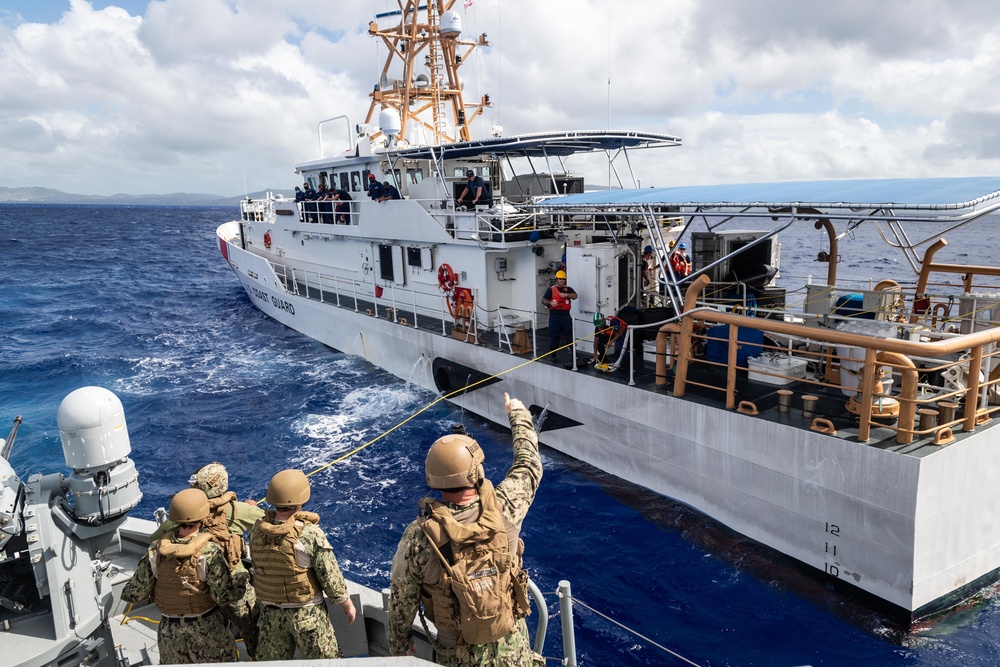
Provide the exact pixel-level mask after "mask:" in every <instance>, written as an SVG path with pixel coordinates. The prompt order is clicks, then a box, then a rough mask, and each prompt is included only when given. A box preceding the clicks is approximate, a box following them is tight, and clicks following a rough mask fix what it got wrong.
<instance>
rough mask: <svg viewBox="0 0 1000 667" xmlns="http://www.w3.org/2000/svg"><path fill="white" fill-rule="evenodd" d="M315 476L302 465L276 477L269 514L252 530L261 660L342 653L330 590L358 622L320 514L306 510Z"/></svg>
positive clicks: (270, 487)
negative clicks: (329, 605)
mask: <svg viewBox="0 0 1000 667" xmlns="http://www.w3.org/2000/svg"><path fill="white" fill-rule="evenodd" d="M309 495H310V489H309V480H308V479H307V478H306V476H305V474H303V473H302V471H301V470H282V471H281V472H279V473H278V474H276V475H275V476H274V477H272V478H271V482H270V484H268V487H267V502H269V503H271V504H272V505H274V507H275V508H276V509H275V510H269V511H268V512H266V513H265V516H264V518H263V519H261V520H260V521H258V522H257V523H256V525H254V527H253V530H252V531H251V532H250V558H251V560H253V567H254V581H253V583H254V588H255V589H256V591H257V604H258V607H259V610H260V625H259V628H258V630H259V633H258V644H257V658H256V659H257V660H291V659H292V658H294V657H295V652H296V649H298V658H299V659H301V660H310V659H311V660H316V659H320V658H337V657H340V649H339V647H338V646H337V638H336V636H335V635H334V634H333V625H332V624H331V623H330V617H329V615H328V614H327V610H326V603H325V601H324V599H323V593H324V592H325V593H326V595H327V597H329V598H330V599H331V600H332V601H333V602H334V603H336V604H339V605H340V606H341V609H342V610H343V612H344V614H345V615H346V616H347V618H348V624H350V623H353V622H354V614H355V611H354V603H353V602H351V598H350V595H349V594H348V592H347V582H346V581H345V580H344V575H343V574H341V572H340V567H339V566H338V565H337V558H336V557H335V556H334V555H333V548H332V547H331V546H330V542H329V541H327V539H326V534H325V533H324V532H323V530H322V529H321V528H320V527H319V515H318V514H314V513H312V512H303V511H302V506H303V505H304V504H305V502H306V501H307V500H309Z"/></svg>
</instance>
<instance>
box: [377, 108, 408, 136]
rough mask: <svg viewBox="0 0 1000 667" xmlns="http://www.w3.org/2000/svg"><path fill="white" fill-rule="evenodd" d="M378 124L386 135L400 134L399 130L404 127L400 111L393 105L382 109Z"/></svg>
mask: <svg viewBox="0 0 1000 667" xmlns="http://www.w3.org/2000/svg"><path fill="white" fill-rule="evenodd" d="M378 126H379V129H380V130H382V134H384V135H385V136H387V137H396V136H398V135H399V130H400V129H401V128H402V127H403V123H402V121H400V119H399V112H398V111H396V110H395V109H393V108H392V107H386V108H385V109H382V111H380V112H379V114H378Z"/></svg>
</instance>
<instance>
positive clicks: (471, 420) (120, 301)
mask: <svg viewBox="0 0 1000 667" xmlns="http://www.w3.org/2000/svg"><path fill="white" fill-rule="evenodd" d="M235 214H236V211H234V210H230V209H224V208H169V207H166V208H159V207H87V206H40V205H0V248H2V261H0V436H5V435H6V433H7V431H8V429H9V427H10V425H11V423H12V420H13V418H14V416H15V415H22V416H23V417H24V424H23V426H22V427H21V430H20V433H19V435H18V438H17V441H16V444H15V447H14V451H13V454H12V463H13V465H14V466H15V468H16V469H17V470H18V472H19V473H20V474H21V475H22V476H26V475H27V474H29V473H31V472H36V471H43V472H53V471H64V470H66V466H65V464H64V462H63V459H62V452H61V447H60V443H59V436H58V430H57V427H56V421H55V413H56V408H57V406H58V405H59V402H60V401H61V400H62V398H63V397H64V396H65V395H66V394H68V393H69V392H70V391H72V390H74V389H76V388H78V387H81V386H84V385H100V386H103V387H106V388H108V389H110V390H112V391H114V392H115V393H116V394H117V395H118V396H119V398H120V399H121V400H122V403H123V404H124V406H125V411H126V420H127V423H128V428H129V432H130V434H131V442H132V450H133V452H132V457H133V459H134V460H135V461H136V464H137V465H138V468H139V471H140V481H141V486H142V489H143V493H144V497H143V501H142V504H141V505H140V506H139V507H138V508H137V509H136V510H134V511H135V512H137V513H138V515H140V516H146V517H151V516H152V512H153V510H154V509H156V508H157V507H160V506H164V505H166V503H167V502H168V500H167V499H168V497H169V494H171V493H173V492H175V491H177V490H178V489H179V488H182V487H183V486H184V485H185V484H186V480H187V477H188V476H189V475H190V473H191V472H192V471H193V470H195V469H196V468H198V467H199V466H200V465H202V464H204V463H207V462H209V461H221V462H223V463H225V464H226V466H227V467H228V468H229V471H230V475H231V486H232V488H233V489H234V490H236V491H237V492H238V493H239V494H240V496H241V497H253V498H260V497H261V496H263V494H264V491H265V488H266V485H267V480H268V479H269V478H270V476H271V475H272V474H273V473H274V472H276V471H278V470H280V469H283V468H287V467H301V468H303V469H305V470H307V471H309V470H313V469H314V468H317V467H319V466H321V465H323V464H326V463H327V462H329V461H331V460H333V459H334V458H337V457H338V456H341V455H343V454H345V453H347V452H349V451H351V450H352V449H354V448H356V447H358V446H361V445H364V444H365V443H368V442H369V441H371V440H373V439H375V438H378V437H379V436H380V435H382V434H383V433H385V432H387V431H389V430H390V429H393V427H395V426H396V425H397V424H399V423H400V422H401V421H402V420H403V419H404V418H405V417H407V416H409V415H411V414H413V413H415V412H417V411H418V410H420V409H422V408H424V407H425V406H426V405H427V404H429V403H431V402H433V401H434V400H435V398H436V396H435V395H434V394H432V393H430V392H427V391H425V390H422V389H419V388H417V387H415V386H413V385H410V384H407V383H406V382H404V381H402V380H399V379H397V378H395V377H393V376H391V375H389V374H387V373H385V372H383V371H381V370H379V369H377V368H375V367H373V366H371V365H369V364H368V363H366V362H364V361H362V360H360V359H358V358H356V357H350V356H345V355H343V354H341V353H339V352H336V351H334V350H331V349H329V348H326V347H324V346H322V345H320V344H318V343H316V342H314V341H312V340H310V339H309V338H306V337H305V336H302V335H300V334H298V333H296V332H294V331H291V330H290V329H287V328H285V327H283V326H281V325H279V324H277V323H275V322H273V321H272V320H269V319H268V318H266V317H265V316H263V315H262V314H260V313H259V312H258V311H257V310H256V309H255V308H254V307H253V306H252V304H251V303H250V301H249V299H248V298H247V297H246V295H245V293H244V292H243V290H242V288H241V287H240V286H239V284H238V282H237V280H236V279H235V277H234V276H233V275H232V273H231V272H230V270H229V268H228V267H227V266H226V264H225V263H224V261H223V260H222V258H221V256H220V254H219V251H218V244H217V242H216V240H215V228H216V227H217V226H218V225H219V224H220V223H221V222H224V221H226V220H228V219H230V218H232V217H233V216H234V215H235ZM975 234H976V232H973V231H967V230H961V232H960V233H959V234H955V235H950V236H949V237H948V238H949V239H950V240H954V239H956V238H957V239H959V240H962V241H963V243H962V244H961V245H955V244H954V243H953V246H952V247H950V248H949V251H948V252H949V254H948V257H947V259H948V260H949V261H956V262H960V263H961V262H965V263H980V262H985V261H986V259H987V256H988V252H989V251H988V249H987V248H986V246H987V243H982V242H980V243H978V244H977V243H976V239H977V238H978V239H984V240H986V239H990V238H991V236H990V235H988V234H985V233H984V232H982V231H980V232H978V234H979V236H978V237H977V236H976V235H975ZM817 235H818V232H814V231H813V230H811V228H810V231H809V232H808V233H803V234H802V236H801V238H797V237H789V236H788V235H787V234H786V236H785V238H784V239H783V240H784V242H785V246H784V250H783V255H784V257H783V265H784V266H785V267H786V269H785V271H784V275H785V278H784V280H786V281H787V284H788V285H789V287H790V288H791V287H792V286H795V285H801V283H802V282H803V281H804V279H805V276H806V275H808V274H812V275H813V276H814V277H815V278H818V276H821V275H822V276H825V266H824V265H821V264H817V263H815V262H814V258H815V254H816V251H817V250H818V249H819V248H820V240H819V238H818V236H817ZM848 241H849V240H845V241H844V242H843V243H844V246H846V245H847V243H848ZM853 241H854V243H853V244H852V245H851V249H850V250H849V251H848V250H847V249H846V248H845V247H843V246H842V251H841V252H842V255H843V257H844V261H843V263H842V265H841V270H842V275H845V276H848V275H849V276H850V277H852V278H854V279H857V280H860V281H863V280H866V279H869V278H870V279H875V280H878V279H880V278H882V277H886V276H888V275H893V274H895V270H896V269H899V268H900V267H899V264H898V262H897V261H896V260H893V259H890V258H889V256H888V254H887V253H886V252H885V251H883V250H881V249H879V248H875V247H874V246H873V245H872V244H871V243H870V241H871V239H867V240H866V239H865V238H861V237H859V238H856V239H853ZM952 248H954V249H952ZM958 248H963V249H961V250H958ZM501 387H502V385H501ZM501 392H502V388H499V389H497V400H498V401H500V400H502V397H501ZM455 423H462V424H465V425H466V427H467V428H468V429H469V431H470V432H472V434H473V435H474V436H475V437H476V438H477V439H478V440H479V441H480V442H481V443H482V444H483V447H484V449H485V452H486V456H487V464H486V467H487V472H488V474H489V476H490V477H491V478H493V479H499V478H500V477H502V475H503V474H504V472H505V470H506V467H507V466H508V465H509V463H510V444H509V434H507V433H505V432H504V431H503V430H502V429H499V428H497V427H495V426H492V425H490V424H488V423H486V422H483V421H481V420H479V419H478V418H476V417H474V416H471V415H468V414H465V413H463V412H462V411H461V410H459V409H458V408H456V407H454V406H451V405H448V404H444V403H438V404H437V405H434V406H433V407H431V408H430V409H428V410H426V411H425V412H423V413H421V414H420V415H419V416H417V417H416V418H414V419H412V420H410V421H408V422H406V423H405V424H403V425H402V426H400V427H398V428H396V429H395V430H392V431H391V432H390V433H389V434H388V435H386V436H385V437H382V438H380V439H378V440H377V441H375V442H374V443H373V444H371V445H370V446H368V447H366V448H365V449H363V450H362V451H360V452H359V453H357V454H355V455H353V456H351V457H349V458H347V459H346V460H345V461H343V462H342V463H337V464H335V465H332V466H330V467H328V468H326V469H325V470H323V471H322V472H320V473H318V474H317V475H315V476H314V477H313V478H312V482H313V497H312V501H311V503H310V507H309V509H312V510H314V511H317V512H319V513H320V515H321V516H322V525H323V527H324V529H325V530H326V531H327V533H328V534H329V536H330V540H331V542H332V544H333V545H334V549H335V551H336V553H337V556H338V558H339V560H340V563H341V566H342V567H343V569H344V571H345V573H346V574H347V575H348V576H349V577H350V578H352V579H354V580H357V581H359V582H361V583H364V584H367V585H369V586H373V587H375V588H382V587H385V586H387V585H388V577H389V568H390V561H391V559H392V555H393V553H394V551H395V546H396V542H397V540H398V538H399V535H400V534H401V531H402V529H403V527H404V526H405V525H406V524H407V523H408V522H409V521H410V520H411V519H412V518H413V517H414V515H415V512H416V503H417V501H418V499H419V498H420V497H421V496H422V495H423V492H424V486H423V475H422V461H423V456H424V453H425V451H426V448H427V446H428V445H429V444H430V443H431V442H432V441H433V440H434V439H435V438H436V437H437V436H438V435H440V434H441V433H443V432H445V431H447V430H448V429H449V428H450V426H451V425H452V424H455ZM543 459H544V465H545V477H544V479H543V481H542V486H541V488H540V490H539V493H538V497H537V500H536V502H535V504H534V506H533V507H532V509H531V511H530V513H529V515H528V518H527V520H526V521H525V524H524V534H523V537H524V540H525V543H526V563H527V565H528V567H529V569H530V572H531V574H532V576H533V578H534V579H535V581H536V582H537V583H538V585H539V586H540V588H541V589H542V590H543V591H545V592H550V591H553V590H554V589H555V588H556V585H557V583H558V581H559V580H560V579H568V580H570V581H571V582H572V585H573V592H574V595H575V597H576V598H578V599H579V600H580V601H581V602H583V603H585V604H586V605H587V606H588V607H591V608H593V609H594V610H596V611H597V612H600V614H598V613H595V612H594V611H591V610H590V609H587V608H584V607H580V606H578V607H577V613H576V615H575V620H576V641H577V647H578V653H579V659H580V663H581V664H583V665H591V666H597V665H674V664H682V663H681V662H680V661H679V660H677V659H676V658H674V657H671V656H670V655H669V654H667V653H666V652H664V651H663V650H661V649H660V648H658V647H656V646H655V645H654V644H653V643H652V642H656V643H658V644H660V645H662V646H664V647H667V648H669V649H671V650H673V651H676V652H677V653H679V654H681V655H683V656H684V657H686V658H687V659H688V660H690V661H691V662H693V663H695V664H699V665H714V666H718V665H734V666H735V665H746V666H750V665H768V666H770V665H806V664H809V665H858V664H864V665H957V664H961V665H996V664H998V663H1000V632H998V630H1000V602H998V600H997V599H996V595H995V589H994V588H990V589H987V590H986V591H984V592H983V593H982V594H981V595H979V596H978V597H977V598H976V599H975V600H973V601H972V602H970V603H969V604H967V605H965V606H964V607H962V608H961V609H960V610H957V611H954V612H952V613H950V614H947V615H945V616H944V617H942V618H939V619H935V620H934V621H933V622H929V623H926V624H923V625H921V626H920V627H918V628H916V629H914V630H913V631H911V632H909V633H903V632H900V631H899V629H898V628H896V627H895V626H893V624H892V623H891V622H889V620H888V619H885V618H883V617H882V616H880V615H879V614H878V613H876V612H873V611H870V610H868V609H865V608H864V607H861V606H858V605H857V604H855V603H853V602H852V601H851V600H850V599H848V598H845V597H844V596H842V595H840V594H838V593H836V592H834V591H831V590H828V589H827V588H825V587H824V586H823V585H822V584H820V583H818V582H816V581H815V580H813V579H812V578H810V577H807V576H803V575H802V574H801V573H800V572H799V571H797V570H796V569H795V568H788V567H787V566H786V565H785V564H782V563H779V562H774V560H775V558H774V554H772V553H770V552H767V551H765V550H762V549H760V548H759V547H757V546H755V545H753V544H749V543H747V542H746V541H744V540H741V539H739V538H738V537H735V536H733V535H732V534H730V533H729V532H728V531H726V530H724V529H722V528H720V527H719V526H718V525H715V524H712V523H711V522H707V521H705V520H704V519H703V518H701V517H699V516H698V515H697V514H695V513H693V512H691V511H690V510H688V509H687V508H685V507H684V506H682V505H679V504H677V503H673V502H671V501H669V500H666V499H664V498H661V497H658V496H656V495H654V494H651V493H649V492H647V491H644V490H643V489H640V488H637V487H635V486H632V485H629V484H626V483H623V482H621V481H619V480H616V479H614V478H611V477H609V476H607V475H604V474H602V473H600V472H598V471H596V470H594V469H593V468H590V467H588V466H585V465H582V464H579V463H577V462H574V461H572V460H570V459H567V458H566V457H564V456H562V455H560V454H558V453H556V452H553V451H552V450H547V449H544V450H543ZM988 511H989V510H988ZM547 599H548V602H549V607H550V611H552V612H553V614H555V612H556V611H557V603H556V600H555V597H554V596H551V595H550V596H548V598H547ZM601 614H603V615H604V616H602V615H601ZM605 616H607V617H610V618H611V619H614V620H615V621H617V622H618V623H621V624H622V625H624V626H626V627H627V628H630V629H632V630H634V631H635V632H637V633H639V634H641V635H643V636H644V637H645V638H648V639H644V638H640V637H639V636H637V635H634V634H631V633H630V632H627V631H626V630H624V629H622V628H621V627H619V626H618V625H616V624H614V623H612V622H611V621H610V620H608V619H607V618H605ZM532 618H535V617H532ZM650 640H651V641H650ZM545 654H546V655H547V656H556V655H561V640H560V637H559V630H558V617H557V616H556V617H554V618H552V619H551V622H550V632H549V638H548V641H547V642H546V647H545ZM550 664H554V663H550Z"/></svg>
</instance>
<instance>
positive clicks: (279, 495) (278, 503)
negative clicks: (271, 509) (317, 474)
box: [265, 469, 310, 507]
mask: <svg viewBox="0 0 1000 667" xmlns="http://www.w3.org/2000/svg"><path fill="white" fill-rule="evenodd" d="M309 493H310V491H309V479H308V478H306V475H305V473H304V472H302V471H301V470H294V469H288V470H282V471H281V472H279V473H278V474H276V475H275V476H274V477H272V478H271V482H270V483H269V484H268V485H267V496H265V500H267V502H269V503H271V504H272V505H274V506H275V507H294V506H296V505H305V504H306V501H307V500H309Z"/></svg>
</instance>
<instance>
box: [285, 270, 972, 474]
mask: <svg viewBox="0 0 1000 667" xmlns="http://www.w3.org/2000/svg"><path fill="white" fill-rule="evenodd" d="M287 287H288V289H289V291H290V292H293V293H298V294H299V295H300V296H303V297H307V298H309V299H312V300H315V301H323V302H325V303H327V304H329V305H330V306H331V307H340V308H347V309H350V310H356V311H358V312H368V313H372V314H373V316H374V313H376V312H378V313H379V316H380V317H390V318H393V317H394V319H395V321H397V322H401V321H403V320H405V321H406V322H407V325H406V326H410V327H414V326H415V327H416V328H418V329H420V330H422V331H426V332H429V333H435V334H437V335H440V336H445V337H452V336H453V329H454V324H453V323H452V322H449V321H445V322H442V320H441V319H437V318H434V319H432V318H430V317H428V316H416V317H415V316H414V313H413V312H412V311H408V310H405V309H403V308H396V309H394V311H393V309H389V311H388V312H387V310H386V306H385V304H384V303H379V304H376V303H374V302H372V301H368V300H365V299H361V298H358V299H356V300H355V299H354V298H353V297H350V296H344V295H341V296H340V305H339V306H337V305H336V299H337V295H336V294H334V293H332V292H321V291H320V290H319V289H318V288H317V287H315V286H314V285H306V284H305V283H304V282H297V284H294V283H291V281H289V284H288V286H287ZM414 322H415V323H416V324H414ZM400 326H404V325H402V324H400ZM459 335H461V334H459ZM548 339H549V333H548V328H546V327H541V328H538V329H537V330H536V331H535V340H536V343H537V345H538V348H539V350H538V351H537V354H538V355H540V358H538V359H537V361H535V363H541V364H549V365H557V366H560V367H562V366H564V365H565V359H566V352H565V351H563V352H561V353H560V354H561V355H562V356H561V358H560V360H559V361H558V362H553V361H551V360H550V358H549V357H548V356H547V355H545V351H543V350H547V347H548ZM512 340H513V332H508V333H507V335H506V336H503V335H501V333H500V332H499V331H496V330H492V331H490V330H480V332H479V339H478V343H476V344H478V345H479V346H482V347H485V348H488V349H493V350H498V351H502V352H504V353H507V354H510V356H511V357H512V358H514V359H517V361H516V362H515V361H514V360H513V359H512V362H511V366H515V365H517V364H520V363H524V362H525V361H530V360H531V359H534V358H535V355H533V354H531V353H524V354H515V353H513V352H512V351H511V349H512V348H511V341H512ZM470 344H472V343H470ZM541 355H545V356H541ZM589 359H590V355H589V354H582V353H581V352H580V351H577V356H576V362H577V367H576V370H572V368H569V369H566V370H565V372H567V373H581V374H585V375H591V376H594V377H599V378H601V379H603V380H606V381H607V382H613V383H617V384H622V385H627V384H629V381H630V372H629V360H628V358H627V357H626V358H624V359H623V361H622V363H621V365H620V367H619V368H618V369H616V370H608V371H605V370H602V369H600V368H596V367H595V366H594V365H592V364H590V363H587V362H588V361H589ZM687 378H688V383H687V388H686V392H685V395H684V396H683V398H682V399H681V400H686V401H692V402H695V403H700V404H704V405H710V406H713V407H717V408H723V409H724V408H725V405H726V401H725V387H726V373H725V371H724V369H720V368H718V367H716V366H712V365H708V364H705V365H702V364H694V365H693V366H691V367H690V368H689V369H688V375H687ZM633 379H634V382H635V384H634V386H633V389H635V390H637V391H646V392H650V393H652V394H658V395H663V396H670V395H672V394H673V392H672V389H673V380H674V377H673V372H672V371H671V370H668V371H667V382H666V384H665V385H661V386H658V385H657V384H656V369H655V364H654V363H653V362H651V361H648V360H644V359H643V357H642V355H641V354H640V353H639V352H638V350H637V351H636V354H634V378H633ZM782 389H786V390H790V391H792V393H793V400H792V404H791V406H790V407H789V409H788V410H787V411H785V412H782V411H780V410H779V407H778V396H779V394H778V392H779V390H782ZM803 395H813V396H816V397H817V401H816V404H815V407H814V409H813V413H814V414H813V415H811V416H809V417H806V416H804V414H803V406H802V400H801V396H803ZM736 398H737V403H739V402H742V401H749V402H751V403H752V404H753V405H754V407H756V409H757V415H755V416H756V418H758V419H766V420H769V421H772V422H775V423H780V424H785V425H789V426H794V427H800V428H803V429H809V428H810V426H811V424H812V423H813V419H814V418H816V417H820V418H823V419H827V420H829V421H830V423H831V424H832V425H833V428H834V429H835V432H830V433H827V435H828V436H829V437H836V438H840V439H841V440H847V441H853V442H857V443H858V444H861V443H860V441H859V440H858V439H857V436H858V430H859V420H858V417H857V416H856V415H854V414H852V413H850V412H848V411H847V408H846V403H847V397H846V396H844V395H843V394H842V393H841V392H840V391H838V390H834V389H830V388H829V387H824V386H822V385H821V384H820V383H817V382H812V381H809V380H802V381H795V382H790V383H788V384H784V385H775V384H771V383H768V382H759V381H756V380H751V379H750V378H749V373H748V372H747V371H746V370H740V371H738V372H737V378H736ZM888 423H892V422H888ZM991 425H992V424H989V423H987V424H982V425H979V426H977V429H982V428H984V427H985V428H988V427H990V426H991ZM971 435H972V433H967V432H964V431H961V430H960V429H955V431H954V436H955V441H954V442H961V441H962V440H963V439H965V438H967V437H969V436H971ZM864 444H865V445H866V446H868V447H878V448H880V449H884V450H886V451H892V452H897V453H900V454H907V455H909V456H916V457H923V456H928V455H930V454H932V453H934V452H935V451H938V450H939V449H940V447H941V445H936V444H934V443H933V437H932V436H930V435H926V436H920V435H916V436H915V437H914V438H913V441H912V442H910V443H907V444H900V443H897V442H896V432H895V431H894V430H893V429H890V428H884V427H880V425H879V423H878V422H877V421H876V420H875V419H873V420H872V424H871V429H870V433H869V440H868V441H867V442H866V443H864Z"/></svg>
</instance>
